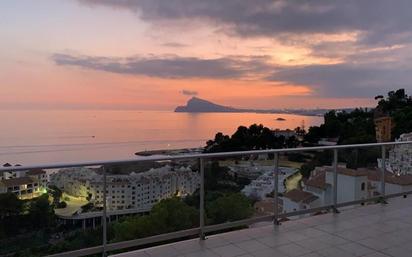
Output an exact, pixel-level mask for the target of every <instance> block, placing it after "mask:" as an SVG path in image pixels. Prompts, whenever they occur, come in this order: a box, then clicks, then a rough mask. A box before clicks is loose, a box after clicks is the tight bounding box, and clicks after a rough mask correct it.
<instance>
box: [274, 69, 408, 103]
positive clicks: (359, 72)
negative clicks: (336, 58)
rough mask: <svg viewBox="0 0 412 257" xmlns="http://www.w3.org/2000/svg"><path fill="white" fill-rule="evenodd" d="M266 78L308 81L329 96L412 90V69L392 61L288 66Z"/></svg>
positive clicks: (316, 90)
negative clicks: (401, 89)
mask: <svg viewBox="0 0 412 257" xmlns="http://www.w3.org/2000/svg"><path fill="white" fill-rule="evenodd" d="M267 79H268V80H274V81H283V82H287V83H292V84H300V85H308V86H309V87H311V88H312V89H313V90H314V92H315V95H318V96H326V97H371V96H374V95H376V94H378V93H385V92H387V91H388V90H392V89H394V88H406V89H411V90H412V69H411V68H406V67H403V68H399V67H396V65H391V63H387V64H384V65H382V64H381V65H370V64H361V65H356V64H333V65H309V66H300V67H285V68H283V69H280V70H278V71H277V72H275V73H273V74H272V75H271V76H269V77H268V78H267Z"/></svg>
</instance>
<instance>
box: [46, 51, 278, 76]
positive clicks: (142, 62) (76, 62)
mask: <svg viewBox="0 0 412 257" xmlns="http://www.w3.org/2000/svg"><path fill="white" fill-rule="evenodd" d="M265 58H266V57H259V56H258V57H224V58H217V59H200V58H196V57H179V56H165V57H162V56H152V57H129V58H110V57H94V56H76V55H68V54H54V55H53V56H52V59H53V60H54V62H55V63H56V64H57V65H66V66H78V67H81V68H87V69H93V70H101V71H107V72H112V73H120V74H131V75H145V76H150V77H160V78H217V79H229V78H236V79H241V78H247V77H248V76H255V75H256V74H257V73H259V72H262V71H267V70H268V69H269V68H270V67H271V66H270V65H268V64H267V63H266V62H265Z"/></svg>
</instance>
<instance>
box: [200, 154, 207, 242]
mask: <svg viewBox="0 0 412 257" xmlns="http://www.w3.org/2000/svg"><path fill="white" fill-rule="evenodd" d="M199 169H200V194H199V198H200V199H199V201H200V202H199V219H200V220H199V227H200V233H199V238H200V240H205V239H206V237H205V233H204V227H205V164H204V160H203V158H199Z"/></svg>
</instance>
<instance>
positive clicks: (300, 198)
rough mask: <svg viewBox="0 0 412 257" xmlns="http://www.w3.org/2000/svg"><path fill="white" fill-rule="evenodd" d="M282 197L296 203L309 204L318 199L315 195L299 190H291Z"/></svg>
mask: <svg viewBox="0 0 412 257" xmlns="http://www.w3.org/2000/svg"><path fill="white" fill-rule="evenodd" d="M283 196H284V197H286V198H289V199H290V200H292V201H294V202H296V203H301V202H302V203H310V202H313V201H315V200H316V199H318V197H317V196H316V195H314V194H312V193H309V192H306V191H303V190H299V189H292V190H290V191H289V192H286V193H284V194H283Z"/></svg>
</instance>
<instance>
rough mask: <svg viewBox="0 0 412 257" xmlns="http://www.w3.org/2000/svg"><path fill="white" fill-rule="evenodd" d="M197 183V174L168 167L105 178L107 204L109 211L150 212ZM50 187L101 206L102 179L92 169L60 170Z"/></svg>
mask: <svg viewBox="0 0 412 257" xmlns="http://www.w3.org/2000/svg"><path fill="white" fill-rule="evenodd" d="M199 183H200V177H199V174H198V173H197V172H193V171H192V170H191V168H190V167H180V168H177V169H174V168H173V167H171V166H168V165H166V166H164V167H161V168H157V169H151V170H149V171H147V172H142V173H131V174H129V175H107V188H106V197H107V202H106V204H107V208H108V209H109V210H122V209H150V208H151V207H152V206H153V205H154V204H155V203H156V202H158V201H160V200H162V199H166V198H170V197H172V196H174V195H177V196H184V195H187V194H192V193H193V192H194V191H196V189H198V188H199ZM51 184H54V185H56V186H57V187H59V188H61V189H62V190H63V191H64V192H66V193H67V194H70V195H73V196H77V197H84V198H87V199H88V200H90V201H91V202H93V203H94V204H95V206H97V207H102V206H103V199H104V198H103V176H102V175H101V174H98V173H97V172H96V171H95V170H93V169H87V168H71V169H62V170H60V171H59V172H58V173H56V174H54V175H52V178H51Z"/></svg>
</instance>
